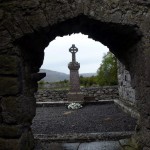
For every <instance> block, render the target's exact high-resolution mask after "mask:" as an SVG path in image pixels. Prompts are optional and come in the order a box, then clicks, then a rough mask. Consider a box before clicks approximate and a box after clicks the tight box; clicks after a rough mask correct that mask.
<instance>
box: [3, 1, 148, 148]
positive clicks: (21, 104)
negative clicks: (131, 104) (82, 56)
mask: <svg viewBox="0 0 150 150" xmlns="http://www.w3.org/2000/svg"><path fill="white" fill-rule="evenodd" d="M149 4H150V2H146V1H138V0H126V1H121V2H120V1H119V0H113V1H110V0H105V1H104V0H103V1H96V0H93V1H90V0H86V1H84V0H52V1H48V0H44V1H40V0H38V1H37V0H28V1H23V2H19V1H7V2H5V1H2V2H1V4H0V33H1V34H0V39H1V42H0V68H1V69H0V104H1V107H0V112H1V113H0V123H1V125H0V137H1V138H0V145H2V146H1V148H2V149H11V150H12V149H14V150H17V149H21V150H23V149H25V150H27V149H33V136H32V132H31V129H30V125H31V122H32V119H33V117H34V115H35V98H34V92H35V91H36V89H37V81H38V80H40V79H41V78H42V77H43V75H42V74H38V73H37V72H38V71H39V68H40V66H41V65H42V62H43V58H44V48H45V47H46V46H47V45H48V43H49V42H50V41H52V40H53V39H54V38H55V37H56V36H64V35H66V34H71V33H78V32H82V33H83V34H88V35H89V36H90V37H91V38H93V39H94V40H97V41H100V42H102V43H103V44H104V45H107V46H108V47H109V48H110V49H111V51H112V52H113V53H114V54H115V55H116V56H117V58H118V59H119V60H120V61H121V62H122V63H123V64H124V65H125V66H126V68H127V69H128V70H129V71H130V73H131V77H132V86H133V87H134V88H135V90H136V100H137V107H138V110H139V113H140V119H139V122H138V126H137V129H136V133H137V134H136V139H137V141H138V142H139V144H140V145H141V147H142V149H144V150H146V149H150V145H149V143H150V141H149V139H150V109H149V107H150V101H149V98H150V88H149V87H150V80H149V77H150V69H149V66H150V61H149V59H150V45H149V43H150V30H149V25H150V11H149V6H150V5H149Z"/></svg>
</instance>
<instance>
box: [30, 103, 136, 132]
mask: <svg viewBox="0 0 150 150" xmlns="http://www.w3.org/2000/svg"><path fill="white" fill-rule="evenodd" d="M135 124H136V120H135V119H133V118H131V117H130V116H129V115H127V114H125V113H124V112H123V111H122V110H121V109H120V108H118V107H117V106H116V105H114V104H97V105H86V106H84V107H83V108H82V109H78V110H68V109H67V108H66V107H65V106H59V107H37V110H36V117H35V118H34V120H33V125H32V130H33V133H34V134H57V133H58V134H63V133H95V132H119V131H133V130H134V128H135Z"/></svg>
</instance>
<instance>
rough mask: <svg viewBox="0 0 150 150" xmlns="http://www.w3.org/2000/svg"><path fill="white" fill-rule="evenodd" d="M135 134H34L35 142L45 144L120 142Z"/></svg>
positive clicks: (129, 132)
mask: <svg viewBox="0 0 150 150" xmlns="http://www.w3.org/2000/svg"><path fill="white" fill-rule="evenodd" d="M133 134H134V132H131V131H128V132H101V133H78V134H77V133H74V134H73V133H70V134H53V135H50V134H34V139H35V140H40V141H45V142H54V141H56V142H65V141H67V142H78V141H79V142H90V141H98V140H120V139H125V138H130V137H131V136H132V135H133Z"/></svg>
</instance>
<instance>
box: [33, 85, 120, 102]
mask: <svg viewBox="0 0 150 150" xmlns="http://www.w3.org/2000/svg"><path fill="white" fill-rule="evenodd" d="M68 92H69V91H68V90H39V91H38V92H37V93H36V94H35V97H36V101H37V102H46V101H53V102H57V101H67V94H68ZM81 92H83V94H84V97H85V100H87V101H89V100H90V101H94V100H96V101H98V100H112V99H118V95H119V93H118V86H107V87H99V88H94V87H93V88H82V89H81Z"/></svg>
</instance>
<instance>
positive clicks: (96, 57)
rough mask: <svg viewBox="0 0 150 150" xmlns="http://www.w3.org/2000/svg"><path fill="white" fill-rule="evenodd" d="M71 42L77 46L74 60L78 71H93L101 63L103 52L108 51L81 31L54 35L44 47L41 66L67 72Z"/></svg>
mask: <svg viewBox="0 0 150 150" xmlns="http://www.w3.org/2000/svg"><path fill="white" fill-rule="evenodd" d="M72 44H75V46H76V47H77V48H78V52H77V53H76V61H77V62H79V63H80V69H79V72H80V73H95V72H96V71H97V69H98V68H99V66H100V64H101V61H102V57H103V55H104V53H107V52H108V48H107V47H106V46H104V45H102V44H101V43H100V42H96V41H94V40H92V39H90V38H88V36H87V35H83V34H81V33H79V34H72V35H71V36H63V37H56V39H55V40H53V41H52V42H50V44H49V46H48V47H47V48H46V49H45V57H44V62H43V65H42V67H41V68H42V69H48V70H53V71H59V72H63V73H67V74H69V69H68V63H69V62H71V59H72V58H71V57H72V56H71V53H70V52H69V48H70V47H71V46H72Z"/></svg>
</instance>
